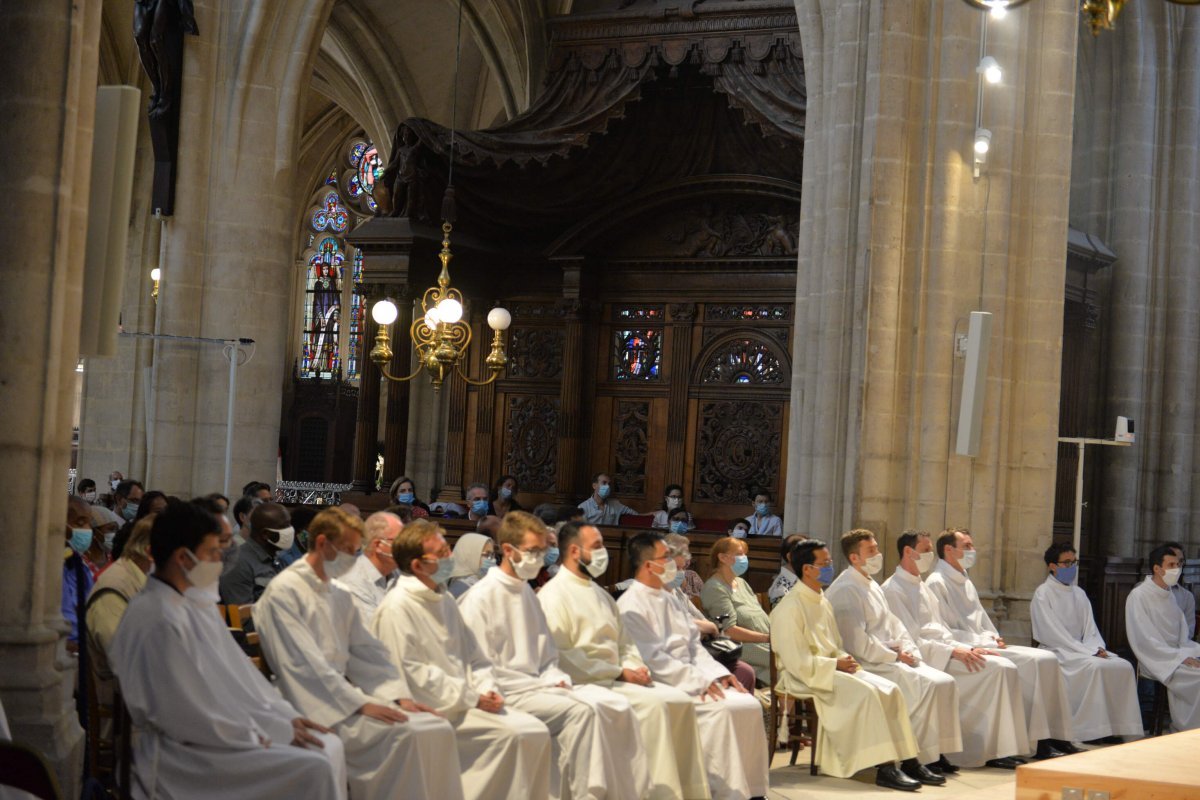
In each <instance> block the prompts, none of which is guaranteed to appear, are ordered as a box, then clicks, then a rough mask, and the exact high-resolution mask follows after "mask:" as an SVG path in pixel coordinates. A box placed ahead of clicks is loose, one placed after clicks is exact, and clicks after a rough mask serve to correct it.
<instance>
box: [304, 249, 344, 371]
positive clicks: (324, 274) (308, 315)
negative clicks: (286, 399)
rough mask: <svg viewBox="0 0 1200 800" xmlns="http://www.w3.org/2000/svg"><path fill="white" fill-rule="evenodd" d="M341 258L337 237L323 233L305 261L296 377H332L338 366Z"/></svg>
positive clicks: (342, 257) (341, 253)
mask: <svg viewBox="0 0 1200 800" xmlns="http://www.w3.org/2000/svg"><path fill="white" fill-rule="evenodd" d="M345 258H346V257H345V254H344V253H343V252H342V249H341V247H340V246H339V245H338V241H337V239H334V238H333V237H332V236H326V237H325V238H324V239H322V240H321V241H320V243H319V244H318V245H317V248H316V253H314V254H313V255H312V257H310V258H309V260H308V284H307V286H306V290H305V297H304V301H305V302H304V344H303V349H302V351H301V355H300V376H301V377H303V378H332V377H334V375H336V374H337V371H338V367H339V366H340V363H341V361H340V353H339V349H338V325H339V323H340V321H341V320H340V317H341V308H342V264H343V262H344V261H345Z"/></svg>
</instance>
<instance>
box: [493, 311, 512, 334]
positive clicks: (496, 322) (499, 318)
mask: <svg viewBox="0 0 1200 800" xmlns="http://www.w3.org/2000/svg"><path fill="white" fill-rule="evenodd" d="M487 322H488V327H489V328H491V329H492V330H494V331H506V330H508V326H509V325H512V314H510V313H508V309H506V308H493V309H492V310H491V311H489V312H488V317H487Z"/></svg>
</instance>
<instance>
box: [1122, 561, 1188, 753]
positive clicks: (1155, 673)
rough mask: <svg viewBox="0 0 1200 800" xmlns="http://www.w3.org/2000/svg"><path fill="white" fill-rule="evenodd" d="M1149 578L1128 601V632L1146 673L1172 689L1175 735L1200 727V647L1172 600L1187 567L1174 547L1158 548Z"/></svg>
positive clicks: (1168, 690)
mask: <svg viewBox="0 0 1200 800" xmlns="http://www.w3.org/2000/svg"><path fill="white" fill-rule="evenodd" d="M1147 560H1148V561H1149V564H1150V574H1149V575H1147V576H1146V579H1145V580H1144V581H1142V582H1141V583H1139V584H1138V585H1137V586H1135V587H1133V590H1132V591H1131V592H1130V593H1129V597H1128V599H1126V600H1125V634H1126V635H1127V636H1128V637H1129V646H1130V647H1132V648H1133V654H1134V655H1135V656H1137V660H1138V666H1139V667H1140V668H1141V670H1142V672H1144V673H1146V674H1147V675H1149V676H1150V677H1151V678H1154V680H1156V681H1158V682H1160V683H1162V684H1163V685H1164V686H1166V687H1167V699H1168V701H1169V703H1170V708H1171V730H1172V731H1173V732H1178V731H1186V730H1191V729H1193V728H1200V643H1197V642H1193V641H1192V640H1191V639H1189V638H1187V621H1186V620H1185V619H1184V618H1183V612H1182V611H1180V610H1179V606H1178V605H1177V604H1176V603H1175V600H1174V599H1173V598H1172V597H1171V587H1172V586H1174V585H1175V584H1177V583H1178V582H1179V575H1180V573H1181V572H1182V571H1183V565H1182V562H1181V559H1180V558H1179V556H1177V555H1176V554H1175V550H1174V549H1173V548H1171V547H1170V546H1169V545H1162V546H1160V547H1156V548H1154V550H1153V551H1151V553H1150V556H1149V558H1148V559H1147Z"/></svg>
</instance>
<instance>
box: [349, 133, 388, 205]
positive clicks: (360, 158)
mask: <svg viewBox="0 0 1200 800" xmlns="http://www.w3.org/2000/svg"><path fill="white" fill-rule="evenodd" d="M347 160H348V161H349V162H350V166H351V167H352V170H351V172H350V174H349V176H348V177H347V178H346V194H348V195H350V199H351V200H353V201H355V202H356V203H358V204H359V205H361V206H362V207H363V208H365V209H367V210H368V211H371V212H374V211H375V210H376V209H377V208H378V206H377V205H376V203H375V198H374V197H373V195H374V194H375V181H376V180H378V179H379V178H381V177H382V176H383V168H384V164H383V158H381V157H380V155H379V150H378V148H376V147H375V145H373V144H371V143H370V142H362V141H359V142H355V143H354V144H353V145H351V147H350V152H349V153H348V154H347Z"/></svg>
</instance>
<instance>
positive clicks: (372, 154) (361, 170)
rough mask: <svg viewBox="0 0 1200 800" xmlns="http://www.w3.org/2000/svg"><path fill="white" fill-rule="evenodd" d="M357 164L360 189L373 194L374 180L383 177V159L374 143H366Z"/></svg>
mask: <svg viewBox="0 0 1200 800" xmlns="http://www.w3.org/2000/svg"><path fill="white" fill-rule="evenodd" d="M357 166H358V175H357V178H358V185H359V187H360V190H361V191H365V192H366V193H367V194H369V195H373V194H375V181H376V180H377V179H379V178H382V177H383V159H382V158H380V157H379V150H378V149H376V147H375V145H373V144H371V145H367V149H366V150H364V151H363V154H362V157H361V158H360V159H359V160H358V164H357Z"/></svg>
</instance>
